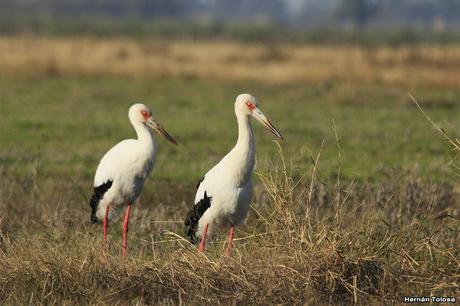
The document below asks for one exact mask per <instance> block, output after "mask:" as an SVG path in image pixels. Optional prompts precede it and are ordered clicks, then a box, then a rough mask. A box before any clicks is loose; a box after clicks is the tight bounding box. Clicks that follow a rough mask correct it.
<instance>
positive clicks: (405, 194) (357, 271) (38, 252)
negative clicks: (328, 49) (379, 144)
mask: <svg viewBox="0 0 460 306" xmlns="http://www.w3.org/2000/svg"><path fill="white" fill-rule="evenodd" d="M319 157H320V155H319V154H318V156H317V157H313V158H312V159H313V160H314V163H313V165H316V166H311V167H310V166H309V168H305V169H304V170H305V173H306V175H305V176H302V175H300V174H295V173H298V171H293V169H290V168H288V167H287V166H286V163H285V162H284V160H281V162H280V163H278V164H274V165H273V168H272V170H271V171H269V172H263V173H259V176H260V178H261V183H260V184H258V185H257V186H256V190H255V191H256V192H255V201H254V202H255V203H254V205H253V207H254V211H253V213H252V215H251V217H250V220H249V224H247V225H246V226H244V227H243V228H239V229H238V232H237V239H236V241H235V248H234V250H233V254H232V256H231V257H230V258H228V257H225V256H222V250H223V247H224V246H225V245H224V244H223V243H222V241H217V242H215V243H209V244H208V250H207V253H206V255H203V254H200V253H198V252H197V249H196V247H193V246H192V245H190V244H189V243H188V242H187V241H185V240H184V239H182V238H180V234H181V233H182V231H183V228H182V227H181V224H175V223H170V224H166V225H163V226H162V227H160V228H158V227H156V226H155V225H154V224H155V222H157V221H158V220H177V216H179V218H180V216H182V215H183V214H184V213H185V209H186V208H185V207H174V210H173V212H170V213H169V214H168V213H166V214H165V213H160V212H159V211H158V210H154V209H158V208H152V206H151V207H150V208H148V207H147V208H141V210H140V211H139V208H138V209H137V210H136V211H135V214H134V216H133V217H134V218H133V222H132V224H133V226H132V231H131V233H130V235H131V244H130V253H129V257H128V259H127V260H125V261H123V260H121V259H120V257H119V250H120V246H119V238H120V237H119V236H118V235H116V231H117V229H118V225H119V224H113V225H112V226H111V229H110V238H109V245H108V247H107V248H103V247H102V240H101V237H100V228H97V227H89V225H86V223H85V222H82V220H88V216H89V212H88V211H87V210H85V209H83V207H82V206H81V205H83V204H81V205H79V203H80V202H81V199H80V195H79V194H78V190H79V188H81V187H82V186H84V185H85V182H65V181H63V182H55V181H54V182H50V181H46V180H44V178H42V177H40V175H36V176H31V177H27V178H23V179H21V180H18V179H14V178H11V179H9V180H8V181H5V182H4V183H3V184H2V185H1V186H0V187H1V188H0V194H1V195H2V197H1V198H0V204H1V205H0V212H1V216H2V217H1V218H0V303H1V304H9V305H18V304H44V305H49V304H60V305H74V304H117V305H119V304H122V305H125V304H137V305H146V304H180V303H185V304H187V305H188V304H196V305H203V304H217V303H222V304H234V303H241V304H305V303H307V304H331V303H333V304H352V303H358V304H369V305H378V304H382V305H388V304H400V303H401V302H402V298H403V296H405V295H422V294H425V295H429V294H433V295H438V296H455V294H456V293H458V291H459V289H460V284H459V273H460V262H459V260H458V242H459V241H460V236H459V235H460V230H459V222H458V215H459V205H458V204H459V200H458V199H459V198H460V197H459V194H458V191H455V190H454V188H453V187H452V186H451V185H448V184H439V183H434V182H430V181H429V180H426V179H422V178H420V177H417V176H414V175H412V174H411V173H406V174H399V175H396V174H395V175H394V176H392V177H391V179H389V180H387V181H384V182H381V183H378V184H375V183H365V182H362V183H360V182H358V181H356V180H346V179H335V178H334V179H332V180H325V179H324V178H322V177H321V175H320V171H318V169H317V165H318V164H319V161H320V158H319ZM5 171H8V170H7V169H3V171H2V175H3V177H6V178H8V177H9V176H8V175H7V172H5ZM78 184H80V185H81V186H78ZM25 189H27V190H33V192H32V193H24V192H23V190H25ZM177 197H179V196H178V195H177V194H176V199H177ZM154 202H156V201H154ZM19 203H20V205H18V204H19ZM84 205H85V207H86V206H87V205H86V203H84ZM149 209H153V210H150V211H148V210H149ZM142 210H144V211H145V212H146V213H145V214H144V213H142ZM145 216H148V217H145ZM161 230H167V232H164V233H163V234H162V235H158V233H160V232H161ZM172 232H175V233H177V234H172ZM168 233H169V234H168Z"/></svg>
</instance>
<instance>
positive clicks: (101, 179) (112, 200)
mask: <svg viewBox="0 0 460 306" xmlns="http://www.w3.org/2000/svg"><path fill="white" fill-rule="evenodd" d="M128 117H129V121H130V122H131V124H132V125H133V127H134V129H135V130H136V133H137V139H127V140H123V141H121V142H119V143H118V144H117V145H115V146H114V147H113V148H112V149H110V150H109V151H108V152H107V153H106V154H105V155H104V157H103V158H102V159H101V161H100V162H99V166H98V167H97V170H96V175H95V177H94V193H93V195H92V197H91V201H90V205H91V222H93V223H96V222H101V221H102V222H103V226H104V241H105V240H107V228H108V225H109V220H112V219H113V218H115V217H117V216H119V215H120V213H121V211H122V210H123V208H124V207H126V212H125V218H124V222H123V257H124V256H126V243H127V234H128V223H129V214H130V212H131V205H132V204H133V203H134V201H136V199H137V197H138V196H139V194H140V193H141V190H142V187H143V185H144V182H145V179H146V178H147V176H148V175H149V174H150V172H151V171H152V169H153V165H154V163H155V156H156V150H157V147H156V144H155V138H154V137H153V135H152V132H151V129H153V130H155V131H156V132H158V133H159V134H161V135H163V136H164V137H165V138H166V139H167V140H169V141H170V142H172V143H173V144H176V145H177V142H176V140H174V138H173V137H172V136H171V135H169V134H168V132H166V130H165V129H163V128H162V127H161V126H160V125H159V124H158V123H157V122H156V121H155V120H154V119H153V117H152V111H151V110H150V109H149V108H148V107H147V106H146V105H144V104H134V105H133V106H131V107H130V109H129V113H128Z"/></svg>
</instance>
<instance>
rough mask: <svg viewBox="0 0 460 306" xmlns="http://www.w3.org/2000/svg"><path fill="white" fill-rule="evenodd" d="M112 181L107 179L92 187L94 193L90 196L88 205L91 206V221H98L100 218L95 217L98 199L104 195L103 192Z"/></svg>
mask: <svg viewBox="0 0 460 306" xmlns="http://www.w3.org/2000/svg"><path fill="white" fill-rule="evenodd" d="M112 183H113V181H107V182H105V183H104V184H102V185H99V186H97V187H94V193H93V195H92V196H91V200H90V202H89V205H90V206H91V223H99V222H100V220H99V219H98V218H97V217H96V212H97V207H98V205H99V201H100V200H101V199H102V197H103V196H104V193H106V192H107V190H109V189H110V187H112Z"/></svg>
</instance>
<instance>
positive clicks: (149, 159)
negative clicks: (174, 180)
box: [94, 135, 156, 220]
mask: <svg viewBox="0 0 460 306" xmlns="http://www.w3.org/2000/svg"><path fill="white" fill-rule="evenodd" d="M155 149H156V148H155V140H154V138H153V136H152V135H145V138H138V139H128V140H123V141H121V142H120V143H118V144H117V145H116V146H114V147H113V148H112V149H110V150H109V151H108V152H107V153H106V154H105V155H104V157H103V158H102V159H101V161H100V163H99V166H98V167H97V170H96V175H95V178H94V187H95V188H96V187H98V186H101V185H102V184H104V183H107V182H108V181H112V186H111V187H110V188H109V189H108V190H107V191H106V193H105V194H104V196H103V198H102V199H101V200H100V202H99V205H98V209H97V212H96V217H97V218H98V219H99V220H102V219H103V218H104V217H105V213H106V209H107V207H108V206H110V210H109V215H108V220H112V219H113V218H114V217H116V216H118V215H119V213H120V211H121V210H122V209H123V208H125V207H126V205H128V203H131V204H132V203H134V202H135V201H136V199H137V198H138V197H139V195H140V193H141V191H142V188H143V186H144V182H145V180H146V179H147V177H148V176H149V174H150V173H151V172H152V169H153V166H154V164H155V156H156V150H155Z"/></svg>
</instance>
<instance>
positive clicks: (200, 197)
mask: <svg viewBox="0 0 460 306" xmlns="http://www.w3.org/2000/svg"><path fill="white" fill-rule="evenodd" d="M235 114H236V118H237V122H238V141H237V142H236V145H235V146H234V147H233V149H232V150H231V151H230V152H229V153H228V154H227V155H225V156H224V158H222V160H221V161H220V162H219V163H218V164H217V165H215V166H214V167H213V168H211V170H209V171H208V172H207V173H206V174H205V176H204V177H203V179H202V181H201V182H200V184H199V185H198V188H197V193H196V196H195V201H194V206H193V208H192V210H191V211H190V212H189V213H188V215H187V218H186V220H185V225H186V227H187V235H189V236H190V239H191V241H192V242H195V241H196V238H197V237H198V238H200V239H201V242H200V248H199V249H200V250H201V251H203V250H204V245H205V241H206V238H207V237H209V236H211V237H212V236H213V234H215V232H216V228H220V227H230V234H229V244H228V246H229V248H228V249H227V250H229V249H230V246H231V242H232V240H233V231H234V226H237V225H240V224H242V223H243V222H244V220H245V219H246V216H247V214H248V210H249V205H250V202H251V197H252V186H253V183H252V172H253V169H254V163H255V142H254V135H253V131H252V125H251V116H252V117H254V118H256V119H257V120H259V121H260V122H261V123H262V124H263V125H264V126H265V127H266V128H267V129H269V130H270V131H271V132H273V134H275V135H276V136H277V137H279V138H281V139H282V136H281V134H280V133H279V132H278V130H276V128H275V127H274V126H273V124H272V123H271V122H270V121H269V120H268V119H267V117H265V115H264V114H263V113H262V112H261V111H260V109H259V108H258V107H257V100H256V99H255V98H254V97H253V96H251V95H249V94H241V95H239V96H238V97H237V98H236V101H235Z"/></svg>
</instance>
